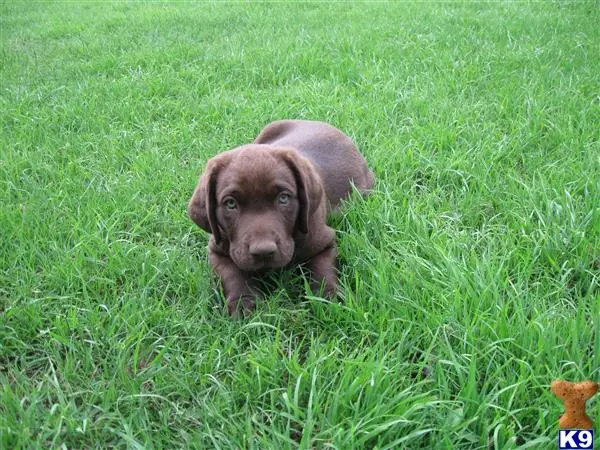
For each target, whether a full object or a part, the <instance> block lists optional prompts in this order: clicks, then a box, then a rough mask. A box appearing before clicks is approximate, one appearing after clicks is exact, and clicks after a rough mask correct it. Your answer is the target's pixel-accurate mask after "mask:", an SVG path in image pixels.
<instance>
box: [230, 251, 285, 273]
mask: <svg viewBox="0 0 600 450" xmlns="http://www.w3.org/2000/svg"><path fill="white" fill-rule="evenodd" d="M231 259H232V260H233V262H234V263H235V265H236V266H238V267H239V268H240V269H242V270H243V271H244V272H255V273H258V274H261V273H265V272H269V271H271V270H277V269H281V268H283V267H285V266H287V265H288V264H289V263H290V262H291V261H292V255H290V256H289V257H287V255H285V254H277V255H274V256H273V257H271V258H264V259H261V258H255V257H253V256H252V255H247V254H239V253H238V252H235V251H233V252H231Z"/></svg>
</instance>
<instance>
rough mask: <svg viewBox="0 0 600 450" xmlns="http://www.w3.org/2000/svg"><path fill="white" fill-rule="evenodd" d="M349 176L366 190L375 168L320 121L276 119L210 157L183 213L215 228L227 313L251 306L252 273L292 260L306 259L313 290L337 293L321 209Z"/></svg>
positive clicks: (347, 184)
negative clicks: (253, 135) (242, 142)
mask: <svg viewBox="0 0 600 450" xmlns="http://www.w3.org/2000/svg"><path fill="white" fill-rule="evenodd" d="M351 183H353V184H354V185H355V186H356V187H357V188H358V190H359V191H360V192H363V193H365V194H366V193H367V192H368V191H369V190H370V189H371V188H372V187H373V183H374V177H373V173H372V172H371V171H370V170H369V168H368V167H367V162H366V161H365V159H364V158H363V156H362V155H361V154H360V153H359V152H358V150H357V148H356V146H355V145H354V143H353V142H352V140H351V139H350V138H349V137H348V136H346V135H345V134H344V133H342V132H341V131H340V130H338V129H337V128H334V127H332V126H331V125H328V124H326V123H323V122H312V121H305V120H281V121H277V122H273V123H271V124H269V125H267V126H266V127H265V128H264V129H263V130H262V132H261V133H260V134H259V136H258V137H257V138H256V140H255V141H254V143H253V144H249V145H243V146H241V147H238V148H235V149H233V150H229V151H226V152H223V153H221V154H219V155H217V156H215V157H214V158H212V159H211V160H210V161H209V162H208V164H207V165H206V170H205V172H204V174H202V176H201V177H200V181H199V182H198V186H197V187H196V190H195V191H194V195H193V196H192V199H191V200H190V202H189V206H188V212H189V215H190V217H191V218H192V220H193V221H194V222H195V223H196V224H197V225H198V226H199V227H200V228H202V229H203V230H205V231H207V232H209V233H212V237H211V239H210V242H209V255H210V262H211V264H212V266H213V269H214V271H215V272H216V273H217V275H218V276H219V277H220V279H221V283H222V286H223V290H224V292H225V295H226V296H227V306H228V310H229V313H230V314H232V315H237V314H238V311H239V307H240V306H241V307H242V309H243V310H244V311H250V310H252V309H253V308H254V306H255V299H256V297H257V295H258V293H257V290H256V288H255V286H254V285H253V278H255V277H256V276H258V275H260V274H262V273H264V272H265V271H268V270H270V269H277V268H281V267H284V266H287V265H289V264H294V263H301V262H307V263H308V267H309V269H310V270H311V272H312V279H313V284H312V287H313V289H315V290H318V289H320V288H321V287H324V293H325V295H327V296H329V297H331V296H334V295H335V293H336V289H337V285H338V276H337V265H336V258H337V249H336V243H335V232H334V231H333V229H331V228H330V227H328V226H327V224H326V216H327V212H328V211H330V210H331V209H334V208H337V207H338V206H339V204H340V202H341V200H342V199H344V198H346V197H348V195H349V194H350V193H351V191H352V188H351Z"/></svg>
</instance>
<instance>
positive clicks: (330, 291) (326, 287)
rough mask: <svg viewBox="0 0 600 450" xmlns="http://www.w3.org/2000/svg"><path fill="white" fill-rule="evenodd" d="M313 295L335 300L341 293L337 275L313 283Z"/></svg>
mask: <svg viewBox="0 0 600 450" xmlns="http://www.w3.org/2000/svg"><path fill="white" fill-rule="evenodd" d="M311 288H312V291H313V293H315V294H318V295H321V296H323V297H324V298H328V299H333V298H335V297H336V296H337V295H338V293H339V283H338V279H337V275H336V274H335V273H333V274H331V275H330V276H327V277H325V278H323V279H322V280H315V281H313V282H312V283H311Z"/></svg>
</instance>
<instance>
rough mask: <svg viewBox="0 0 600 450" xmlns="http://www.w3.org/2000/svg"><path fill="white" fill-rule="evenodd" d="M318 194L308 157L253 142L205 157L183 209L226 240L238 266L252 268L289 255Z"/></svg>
mask: <svg viewBox="0 0 600 450" xmlns="http://www.w3.org/2000/svg"><path fill="white" fill-rule="evenodd" d="M323 197H324V190H323V186H322V182H321V179H320V178H319V175H318V174H317V172H316V170H315V168H314V166H313V164H312V163H311V162H310V161H309V160H307V159H306V158H304V157H303V156H301V155H299V154H298V153H297V152H296V151H295V150H293V149H289V148H279V147H272V146H270V145H256V144H252V145H246V146H243V147H239V148H237V149H234V150H229V151H227V152H224V153H221V154H220V155H217V156H216V157H214V158H212V159H211V160H210V161H209V162H208V164H207V166H206V170H205V172H204V174H202V176H201V177H200V181H199V183H198V186H197V187H196V190H195V192H194V195H193V196H192V199H191V200H190V203H189V207H188V211H189V215H190V217H191V218H192V220H193V221H194V222H195V223H196V224H197V225H198V226H199V227H200V228H202V229H204V230H205V231H207V232H209V233H212V235H213V238H214V241H215V243H216V244H221V243H222V241H225V242H227V243H228V247H229V256H230V257H231V259H232V260H233V262H234V263H235V264H236V265H237V266H238V267H239V268H240V269H242V270H244V271H247V272H257V271H263V270H268V269H276V268H280V267H283V266H285V265H287V264H288V263H289V262H290V261H291V260H292V257H293V255H294V247H295V242H294V236H295V235H296V234H297V233H304V234H306V233H308V231H309V224H310V218H311V217H312V215H313V214H314V213H315V211H316V210H317V208H318V207H319V205H320V204H321V203H322V202H323V201H324V198H323Z"/></svg>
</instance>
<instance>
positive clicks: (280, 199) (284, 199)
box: [279, 192, 290, 205]
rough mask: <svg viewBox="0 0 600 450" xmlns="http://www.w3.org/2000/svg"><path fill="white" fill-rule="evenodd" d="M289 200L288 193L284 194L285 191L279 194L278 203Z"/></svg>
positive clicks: (285, 202) (284, 202)
mask: <svg viewBox="0 0 600 450" xmlns="http://www.w3.org/2000/svg"><path fill="white" fill-rule="evenodd" d="M289 202H290V194H286V193H285V192H282V193H281V194H279V203H281V204H282V205H287V204H288V203H289Z"/></svg>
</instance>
